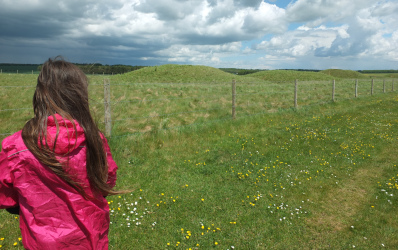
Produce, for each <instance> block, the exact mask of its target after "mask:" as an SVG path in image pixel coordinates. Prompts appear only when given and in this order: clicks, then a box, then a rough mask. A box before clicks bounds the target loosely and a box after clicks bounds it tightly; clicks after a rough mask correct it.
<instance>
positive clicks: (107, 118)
mask: <svg viewBox="0 0 398 250" xmlns="http://www.w3.org/2000/svg"><path fill="white" fill-rule="evenodd" d="M104 110H105V116H104V122H105V136H107V137H110V136H111V131H112V127H111V125H112V120H111V89H110V83H109V79H104Z"/></svg>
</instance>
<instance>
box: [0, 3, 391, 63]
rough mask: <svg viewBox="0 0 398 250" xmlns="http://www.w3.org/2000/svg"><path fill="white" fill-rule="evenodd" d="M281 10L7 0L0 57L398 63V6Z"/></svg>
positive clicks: (274, 6)
mask: <svg viewBox="0 0 398 250" xmlns="http://www.w3.org/2000/svg"><path fill="white" fill-rule="evenodd" d="M284 2H286V1H284ZM278 6H279V7H278ZM280 6H284V4H282V5H280V0H276V1H275V0H272V1H271V0H268V1H267V2H266V1H262V0H192V1H183V0H162V1H158V0H115V1H106V0H79V1H77V0H70V1H63V2H54V1H50V0H15V1H10V0H3V1H2V8H1V9H0V24H2V26H0V61H4V62H9V61H10V60H20V58H23V54H24V53H25V54H26V55H29V56H30V58H35V60H37V58H41V57H43V59H45V58H47V57H49V56H54V55H56V54H66V55H65V56H67V57H69V58H71V59H72V60H78V61H85V62H86V61H90V60H93V59H95V60H98V61H100V62H102V63H108V64H112V63H127V64H135V65H139V64H140V63H143V64H161V63H164V62H175V63H191V64H203V65H212V66H214V65H227V64H230V65H237V64H240V65H244V66H246V67H252V68H258V67H259V65H260V66H261V67H263V68H268V67H275V68H286V67H293V68H300V67H301V66H303V65H304V66H305V67H306V68H308V67H310V66H311V65H314V67H315V66H316V67H322V68H327V67H328V65H337V64H338V62H339V61H338V60H337V58H338V59H340V62H341V64H342V65H347V67H354V66H355V63H353V62H354V61H355V59H356V58H357V59H358V60H364V59H369V58H377V60H385V61H390V62H396V61H398V55H397V52H396V51H398V39H397V37H398V33H397V30H398V15H396V13H398V2H397V1H395V0H380V1H379V0H297V1H292V2H291V4H289V5H288V6H287V7H286V8H284V7H280ZM289 27H290V29H289ZM292 27H297V28H296V29H292ZM247 44H249V45H247ZM18 51H20V52H18ZM39 52H40V53H42V54H43V55H42V56H41V55H39V54H35V53H39ZM18 53H19V54H18ZM33 55H34V56H33ZM68 55H69V56H68ZM334 58H336V60H335V59H334ZM43 61H44V60H43ZM309 61H310V62H311V63H312V64H309ZM348 61H349V64H348V63H346V62H348ZM35 62H36V61H35ZM39 62H41V61H39ZM267 62H269V63H270V65H266V63H267ZM24 63H26V61H24ZM332 63H333V64H332ZM345 63H346V64H345ZM371 63H372V60H368V61H367V62H366V63H363V62H359V61H358V63H357V64H358V65H360V66H361V67H363V66H366V65H369V67H371V65H372V64H371ZM250 65H251V66H250ZM307 65H308V66H307ZM353 65H354V66H353ZM374 65H375V66H377V67H381V65H386V64H385V63H384V64H383V63H377V62H374ZM304 66H303V67H304Z"/></svg>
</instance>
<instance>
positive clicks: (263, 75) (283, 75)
mask: <svg viewBox="0 0 398 250" xmlns="http://www.w3.org/2000/svg"><path fill="white" fill-rule="evenodd" d="M247 76H250V77H256V78H258V79H261V80H266V81H274V82H286V81H294V80H296V79H297V80H299V81H326V80H333V77H332V76H329V75H326V74H322V73H319V72H309V71H296V70H267V71H260V72H256V73H253V74H250V75H247Z"/></svg>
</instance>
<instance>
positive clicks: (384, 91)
mask: <svg viewBox="0 0 398 250" xmlns="http://www.w3.org/2000/svg"><path fill="white" fill-rule="evenodd" d="M383 93H386V79H383Z"/></svg>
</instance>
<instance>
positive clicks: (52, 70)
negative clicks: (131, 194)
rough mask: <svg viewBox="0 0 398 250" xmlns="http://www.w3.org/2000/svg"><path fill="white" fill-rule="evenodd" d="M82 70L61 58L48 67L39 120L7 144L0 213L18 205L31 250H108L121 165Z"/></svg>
mask: <svg viewBox="0 0 398 250" xmlns="http://www.w3.org/2000/svg"><path fill="white" fill-rule="evenodd" d="M87 87H88V82H87V78H86V76H85V75H84V73H83V72H82V71H81V70H80V69H79V68H78V67H76V66H75V65H73V64H71V63H68V62H66V61H64V60H63V59H62V58H58V57H57V58H55V59H54V60H51V59H49V60H48V61H47V62H45V63H44V65H43V67H42V70H41V72H40V74H39V77H38V79H37V86H36V91H35V93H34V96H33V109H34V117H33V118H32V119H31V120H29V121H28V122H27V123H26V124H25V126H24V127H23V129H22V131H19V132H17V133H15V134H13V135H11V136H9V137H7V138H5V139H4V141H3V143H2V151H1V153H0V208H8V209H9V210H11V209H14V210H15V208H17V207H19V208H20V209H19V215H20V229H21V233H22V243H23V245H24V247H25V248H26V249H107V248H108V229H109V207H108V203H107V201H106V199H105V198H104V197H105V196H107V195H109V194H116V193H117V192H115V191H113V190H112V188H113V186H114V185H115V182H116V170H117V166H116V164H115V162H114V161H113V159H112V155H111V152H110V149H109V146H108V143H107V141H106V139H105V137H104V136H103V135H102V134H101V132H100V131H99V129H98V127H97V126H96V124H95V123H94V121H93V118H92V116H91V114H90V110H89V103H88V89H87Z"/></svg>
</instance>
